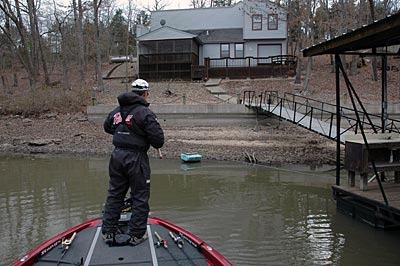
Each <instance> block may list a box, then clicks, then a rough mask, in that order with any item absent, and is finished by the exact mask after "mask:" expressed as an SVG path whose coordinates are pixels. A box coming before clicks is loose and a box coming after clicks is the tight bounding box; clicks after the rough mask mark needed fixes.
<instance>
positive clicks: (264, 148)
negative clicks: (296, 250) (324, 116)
mask: <svg viewBox="0 0 400 266" xmlns="http://www.w3.org/2000/svg"><path fill="white" fill-rule="evenodd" d="M0 125H1V131H2V134H1V135H0V152H1V153H22V154H80V155H108V154H110V153H111V151H112V149H113V146H112V143H111V135H108V134H106V133H105V132H104V131H103V128H102V125H97V124H94V123H91V122H89V121H88V120H87V117H86V115H85V114H74V115H61V114H47V115H43V116H42V117H38V118H25V117H21V116H2V117H0ZM164 131H165V136H166V143H165V145H164V147H163V148H162V153H163V156H164V158H172V159H175V158H176V159H178V158H179V155H180V153H182V152H198V153H200V154H202V155H203V158H204V159H205V160H223V161H242V162H245V161H248V162H249V161H252V162H254V161H256V163H258V164H263V165H274V166H276V165H281V164H308V165H322V164H332V163H333V162H334V158H335V142H333V141H331V140H328V139H326V138H323V137H321V136H319V135H317V134H315V133H312V132H309V131H307V130H305V129H302V128H299V127H296V126H295V125H292V124H290V123H288V122H284V121H279V120H278V119H276V118H268V119H266V120H263V122H262V123H259V124H258V126H257V129H255V127H252V126H229V127H215V126H214V127H192V126H180V127H173V126H164ZM149 156H150V157H152V158H156V157H157V153H156V151H155V150H154V149H150V150H149Z"/></svg>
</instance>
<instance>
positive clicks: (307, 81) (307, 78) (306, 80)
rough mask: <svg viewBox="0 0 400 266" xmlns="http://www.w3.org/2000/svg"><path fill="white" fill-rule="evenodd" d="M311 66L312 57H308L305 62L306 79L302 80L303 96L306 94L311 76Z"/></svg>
mask: <svg viewBox="0 0 400 266" xmlns="http://www.w3.org/2000/svg"><path fill="white" fill-rule="evenodd" d="M311 66H312V57H309V58H308V62H307V71H306V79H305V80H304V87H303V91H304V95H307V94H308V84H309V81H310V76H311Z"/></svg>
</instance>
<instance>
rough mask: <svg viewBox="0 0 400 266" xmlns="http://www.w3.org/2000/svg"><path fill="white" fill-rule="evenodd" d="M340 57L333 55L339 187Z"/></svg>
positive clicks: (338, 184)
mask: <svg viewBox="0 0 400 266" xmlns="http://www.w3.org/2000/svg"><path fill="white" fill-rule="evenodd" d="M339 60H340V56H339V55H338V54H335V73H336V185H337V186H340V84H339V82H340V79H339Z"/></svg>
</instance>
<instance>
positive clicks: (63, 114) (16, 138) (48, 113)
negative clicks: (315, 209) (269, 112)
mask: <svg viewBox="0 0 400 266" xmlns="http://www.w3.org/2000/svg"><path fill="white" fill-rule="evenodd" d="M394 63H397V64H398V60H397V61H390V64H391V65H395V64H394ZM107 67H112V65H105V67H104V68H105V69H106V68H107ZM393 69H395V68H393ZM331 70H332V66H331V65H330V64H329V58H328V57H321V58H318V59H317V60H315V61H314V65H313V71H312V75H311V79H310V83H309V88H308V90H307V91H304V90H303V88H302V85H301V84H300V85H296V84H294V79H293V78H289V79H260V80H234V79H230V80H223V81H222V82H221V86H222V87H223V88H224V89H225V90H226V91H228V92H229V93H230V94H231V95H232V96H236V95H237V94H239V95H242V94H243V91H244V90H256V91H258V92H261V91H264V90H274V91H278V92H279V93H280V94H283V92H290V93H296V94H301V95H306V96H307V97H311V98H315V99H320V100H323V101H327V102H331V103H334V100H335V82H334V81H335V75H334V73H332V72H331ZM399 78H400V72H399V71H389V72H388V79H389V82H388V94H389V104H393V103H397V102H398V99H399V90H400V88H399ZM350 79H351V80H352V82H353V85H354V87H355V89H356V91H357V92H358V93H359V95H360V97H361V98H362V99H363V100H364V101H365V102H368V103H379V102H380V99H381V96H380V87H381V81H378V82H373V81H372V80H371V68H370V67H369V66H365V67H363V68H359V69H358V74H357V75H355V76H352V77H350ZM21 82H22V81H21ZM25 82H26V80H25ZM73 83H74V84H79V82H78V80H74V82H73ZM88 83H89V84H90V83H91V84H92V86H93V87H94V81H93V80H92V81H91V82H88ZM104 84H105V90H104V91H103V92H99V91H95V92H96V94H92V92H93V90H92V89H91V88H87V89H86V91H83V92H82V91H79V90H75V89H71V90H68V91H63V90H62V89H58V91H61V92H62V93H61V94H56V96H55V100H54V101H52V100H51V97H53V94H52V93H49V91H46V90H42V91H40V95H45V96H47V97H45V99H44V100H43V99H42V100H43V102H42V103H40V100H41V98H40V97H37V98H35V99H31V100H29V97H24V96H23V95H24V92H25V94H27V89H26V87H22V86H21V85H20V87H17V88H14V91H12V92H11V93H10V92H8V91H7V90H5V89H1V88H0V91H1V92H0V112H2V113H3V115H2V116H1V117H0V127H1V128H0V130H1V132H2V133H1V135H0V152H17V153H49V154H56V153H63V154H65V153H67V154H92V155H93V154H97V155H106V154H109V153H110V152H111V150H112V144H111V136H109V135H107V134H106V133H104V132H103V129H102V126H101V125H100V126H99V125H94V124H91V123H90V122H88V121H87V118H86V114H85V106H86V105H87V104H91V103H92V96H93V95H95V102H97V104H114V105H115V104H116V96H117V95H119V94H120V93H121V92H125V91H126V89H127V86H126V85H127V84H126V83H124V82H123V79H107V80H104ZM343 84H344V83H343V81H342V88H341V94H342V99H343V101H345V98H346V97H345V93H346V91H345V86H343ZM128 85H129V83H128ZM150 86H151V91H150V97H149V102H150V103H162V104H179V103H182V101H183V98H182V97H183V95H185V98H186V104H203V103H210V104H218V103H221V100H219V99H217V98H215V97H214V96H212V95H211V94H210V93H209V92H208V91H207V90H206V88H205V84H204V82H200V81H199V82H183V81H170V82H150ZM128 89H129V86H128ZM53 90H54V91H56V90H57V89H53ZM54 91H52V92H54ZM29 93H30V92H28V95H29ZM37 94H39V93H37ZM49 95H50V97H49ZM71 95H73V97H72V96H71ZM20 97H22V98H20ZM75 97H78V98H75ZM74 99H75V101H73V100H74ZM76 99H78V101H76ZM14 100H15V101H14ZM19 101H22V102H23V103H24V104H25V107H26V110H25V111H24V112H21V111H17V112H14V113H10V111H7V112H5V110H7V108H8V106H11V105H13V104H14V105H15V104H17V105H18V104H20V106H23V105H22V104H21V103H19ZM347 101H348V99H347ZM29 103H34V105H33V106H34V107H35V108H39V107H41V108H43V107H46V108H45V109H46V110H42V111H41V112H32V111H31V112H26V111H27V110H29V107H30V105H29ZM70 103H72V105H71V104H70ZM31 107H32V106H31ZM21 109H22V108H21ZM29 113H32V114H31V115H29ZM164 130H165V135H166V140H167V142H166V144H165V146H164V148H163V153H164V156H165V157H167V158H178V156H179V154H180V153H181V152H188V151H196V152H199V153H201V154H202V155H203V156H204V158H205V159H217V160H231V161H245V160H246V158H247V157H248V155H251V156H254V157H255V158H256V159H257V160H258V162H259V163H262V164H269V165H271V164H272V165H279V164H288V163H289V164H294V163H300V164H309V165H319V164H326V163H332V162H333V161H334V158H335V143H334V142H333V141H330V140H328V139H325V138H323V137H321V136H319V135H317V134H314V133H310V132H308V131H307V130H305V129H302V128H298V127H296V126H295V125H292V124H289V123H287V122H280V121H278V120H277V119H275V118H270V119H267V120H264V121H263V122H262V123H260V124H259V126H258V127H257V128H256V127H255V126H254V127H253V126H251V127H240V126H235V125H232V126H230V127H228V128H227V127H218V126H215V125H213V126H210V127H193V126H191V125H187V126H185V127H165V128H164ZM149 155H150V156H151V157H156V152H155V151H150V152H149Z"/></svg>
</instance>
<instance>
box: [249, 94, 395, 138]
mask: <svg viewBox="0 0 400 266" xmlns="http://www.w3.org/2000/svg"><path fill="white" fill-rule="evenodd" d="M243 103H244V104H246V105H248V106H250V107H253V108H257V109H260V110H263V111H266V112H268V113H272V112H273V111H275V110H276V109H277V108H279V117H280V118H282V112H283V111H285V110H287V109H288V110H291V111H292V112H293V113H292V114H289V113H287V114H286V116H287V117H289V119H288V118H285V119H287V120H290V121H291V122H293V123H296V124H299V122H300V121H302V120H303V119H304V118H305V117H306V116H308V117H309V118H310V124H309V125H308V126H306V127H307V128H308V129H309V130H312V124H311V123H312V122H313V121H314V122H315V121H318V120H319V121H323V122H325V123H329V132H326V133H325V134H324V135H325V136H326V137H328V138H330V139H336V136H332V135H331V134H332V129H333V127H334V122H335V121H336V105H334V104H331V103H327V102H323V101H320V100H316V99H312V98H308V97H305V96H301V95H296V94H293V93H287V92H286V93H284V95H283V97H280V96H279V95H278V92H277V91H273V90H266V91H263V92H261V93H260V94H258V95H257V94H256V92H255V91H245V92H244V99H243ZM358 114H359V116H360V117H362V119H361V123H362V125H363V127H364V129H370V130H374V129H375V130H382V126H381V125H380V124H377V123H372V124H371V123H370V121H371V122H373V121H374V120H375V121H376V120H379V121H381V120H380V119H381V116H380V115H376V114H370V113H368V114H367V113H365V112H362V111H359V112H358ZM340 116H341V121H342V123H341V127H342V128H343V131H342V132H341V135H343V134H344V133H346V132H347V131H350V130H352V131H354V133H355V134H357V133H358V130H359V125H358V123H357V118H356V116H355V112H354V110H353V109H351V108H348V107H345V106H341V107H340ZM367 117H369V120H368V119H367ZM313 118H316V119H317V120H315V119H313ZM303 126H304V125H303ZM385 130H386V131H388V132H394V133H400V120H396V119H391V118H388V119H387V123H386V128H385ZM342 142H343V141H342Z"/></svg>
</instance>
